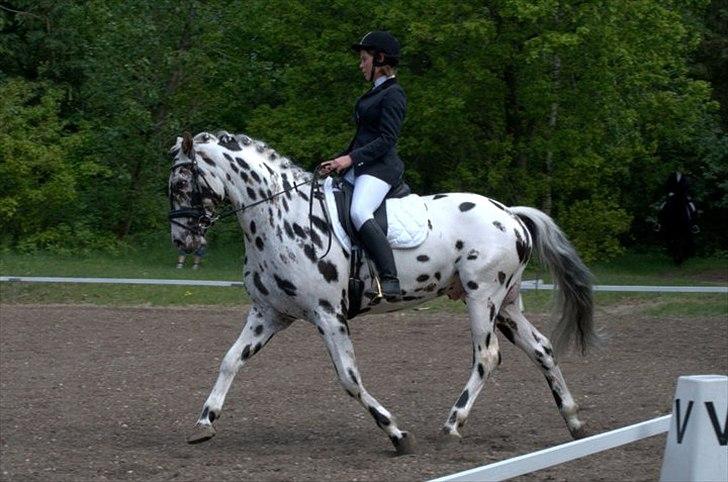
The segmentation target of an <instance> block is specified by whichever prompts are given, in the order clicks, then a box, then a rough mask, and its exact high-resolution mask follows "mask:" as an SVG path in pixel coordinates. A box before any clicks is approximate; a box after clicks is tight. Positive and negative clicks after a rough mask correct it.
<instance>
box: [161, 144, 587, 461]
mask: <svg viewBox="0 0 728 482" xmlns="http://www.w3.org/2000/svg"><path fill="white" fill-rule="evenodd" d="M171 154H172V157H173V159H174V163H173V166H172V170H171V174H170V178H169V193H170V204H171V210H172V212H171V214H170V218H171V223H172V224H171V230H172V240H173V243H174V244H175V245H176V246H177V247H179V248H182V249H185V250H188V251H191V250H195V249H196V248H197V247H198V246H199V245H200V244H204V243H205V238H204V236H205V232H206V229H207V228H208V227H209V225H210V224H211V221H212V220H213V219H214V218H213V216H214V212H215V208H216V206H217V205H219V204H220V203H222V202H223V201H225V200H226V201H227V202H229V203H230V204H231V205H232V206H233V208H234V209H235V211H236V215H237V218H238V221H239V223H240V226H241V228H242V229H243V233H244V238H245V254H246V256H245V268H244V277H245V286H246V288H247V291H248V293H249V295H250V298H251V300H252V304H251V307H250V310H249V312H248V315H247V320H246V321H245V324H244V326H243V329H242V332H241V333H240V336H239V337H238V339H237V340H236V341H235V343H234V344H233V346H232V347H231V348H230V349H229V351H228V352H227V354H226V355H225V358H224V359H223V361H222V363H221V366H220V372H219V375H218V377H217V381H216V382H215V386H214V387H213V389H212V392H211V393H210V395H209V396H208V398H207V400H206V401H205V403H204V406H203V409H202V412H201V414H200V416H199V418H198V419H197V423H196V425H195V429H194V431H193V433H192V434H191V435H190V437H189V439H188V441H189V442H190V443H197V442H202V441H205V440H208V439H210V438H211V437H213V436H214V435H215V429H214V428H213V424H214V422H215V421H216V420H217V419H218V418H220V414H221V413H222V408H223V403H224V401H225V396H226V394H227V392H228V390H229V388H230V385H231V383H232V381H233V378H234V377H235V375H236V373H237V372H238V370H239V369H240V368H241V367H242V366H243V365H245V363H246V362H247V361H248V360H249V359H250V358H251V357H253V356H254V355H255V354H256V353H258V352H259V351H260V350H261V349H262V348H263V347H264V346H265V344H266V343H268V341H269V340H270V339H271V338H272V337H273V335H275V334H276V333H278V332H279V331H281V330H283V329H285V328H287V327H288V326H290V325H291V323H293V322H294V321H296V320H299V319H301V320H305V321H307V322H309V323H311V324H312V325H314V326H316V328H317V330H318V332H319V333H320V334H321V337H322V338H323V340H324V343H325V344H326V348H327V349H328V351H329V354H330V355H331V359H332V361H333V364H334V368H335V370H336V373H337V374H338V378H339V381H340V382H341V384H342V385H343V387H344V389H345V390H346V392H347V393H348V394H349V395H350V396H351V397H352V398H354V399H355V400H357V401H359V403H361V404H362V405H363V407H364V409H365V410H367V411H368V412H369V413H370V414H371V415H372V417H373V418H374V421H375V422H376V424H377V425H378V426H379V428H381V429H382V430H383V431H384V432H385V433H386V434H387V436H388V437H389V439H390V440H391V441H392V443H393V444H394V446H395V448H396V451H397V453H399V454H404V453H410V452H412V451H413V450H414V438H413V436H412V435H410V434H409V433H408V432H406V431H404V430H402V429H401V428H400V426H399V424H398V423H397V422H396V421H395V417H393V415H392V414H391V413H390V412H389V411H388V410H387V409H386V408H384V407H383V406H382V405H381V404H380V403H379V402H378V401H377V400H376V399H375V398H374V397H373V396H372V395H371V394H370V393H369V392H368V391H367V390H366V389H365V387H364V381H363V380H362V376H361V374H360V373H359V370H358V368H357V363H356V358H355V356H354V347H353V346H352V342H351V338H350V336H349V326H348V319H347V308H348V297H347V289H348V281H349V261H350V260H349V257H350V253H349V252H348V251H346V250H345V249H344V248H343V247H342V246H341V244H340V243H338V242H336V241H334V242H333V245H332V246H331V249H330V252H329V253H328V254H327V255H326V257H325V258H323V259H320V258H319V256H321V255H322V254H323V251H325V245H326V243H325V241H324V240H327V239H328V237H329V236H330V235H331V233H330V228H329V225H328V223H327V221H325V220H326V219H327V217H326V214H325V213H324V212H323V211H322V206H321V205H320V203H319V202H318V201H317V202H314V203H313V211H312V215H311V217H310V215H309V208H310V206H309V201H311V200H310V199H309V190H308V185H307V184H306V183H310V182H311V181H312V178H313V175H312V173H310V172H307V171H305V170H303V169H301V168H300V167H297V166H296V165H294V164H293V163H292V162H291V161H290V160H288V159H287V158H285V157H281V156H279V155H278V154H277V153H276V152H274V151H273V150H271V149H269V148H268V147H267V146H266V145H265V144H264V143H262V142H258V141H255V140H253V139H250V138H249V137H247V136H245V135H235V136H232V135H229V134H227V133H224V132H223V133H218V135H212V134H208V133H201V134H198V135H197V136H195V137H194V139H192V138H191V136H189V134H185V136H184V137H182V138H178V140H177V143H176V145H175V146H174V147H173V148H172V150H171ZM302 185H303V186H302ZM423 199H424V202H425V203H426V206H427V210H428V214H429V216H430V220H431V226H430V229H431V231H430V233H429V235H428V236H427V239H426V240H425V242H424V243H422V244H421V245H420V246H418V247H416V248H413V249H395V250H394V256H395V259H396V264H397V267H398V272H399V278H400V282H401V287H402V295H403V296H402V299H401V300H399V301H396V302H391V303H390V302H387V301H382V302H380V303H378V304H376V305H373V306H368V307H363V309H362V310H361V311H363V312H364V311H368V312H370V313H382V312H387V311H395V310H400V309H404V308H409V307H412V306H413V305H416V304H419V303H422V302H425V301H427V300H430V299H433V298H435V297H437V296H441V295H443V294H447V295H448V296H449V297H450V298H453V299H463V300H464V301H465V302H466V304H467V307H468V312H469V315H470V330H471V334H472V344H473V346H472V348H473V364H472V368H471V370H470V376H469V378H468V381H467V383H466V385H465V388H464V389H463V391H462V392H461V393H460V394H459V396H458V397H457V400H456V401H455V404H454V405H453V406H452V408H451V409H450V412H449V414H448V416H447V418H446V419H445V424H444V427H443V429H442V433H443V437H444V440H459V439H460V430H461V428H462V427H463V424H464V423H465V420H466V419H467V417H468V414H469V412H470V410H471V408H472V407H473V404H474V402H475V399H476V397H477V396H478V394H479V393H480V391H481V389H482V388H483V385H484V384H485V381H486V380H487V378H488V376H489V375H490V373H491V372H492V371H493V370H494V369H495V368H496V367H497V366H498V364H499V363H500V350H499V341H498V337H497V336H496V332H495V328H496V327H497V328H498V329H499V330H500V331H501V333H503V334H504V335H505V337H506V338H507V339H508V340H509V341H510V342H512V343H514V344H515V345H516V346H518V347H519V348H520V349H522V350H523V351H524V352H525V353H526V354H527V355H528V356H529V358H531V360H532V361H533V362H534V363H535V364H536V366H537V367H538V368H539V369H540V370H541V371H542V373H543V375H544V376H545V377H546V381H547V382H548V385H549V387H550V389H551V391H552V393H553V396H554V399H555V401H556V405H557V406H558V409H559V411H560V413H561V415H562V416H563V418H564V420H565V422H566V425H567V426H568V428H569V431H570V432H571V434H572V436H573V437H575V438H577V437H581V436H583V435H584V434H585V427H584V423H583V422H582V421H581V420H580V419H579V417H578V413H577V410H578V407H577V404H576V403H575V402H574V399H573V397H572V396H571V393H570V392H569V390H568V388H567V386H566V382H565V381H564V377H563V376H562V374H561V370H560V369H559V367H558V365H557V362H556V358H555V354H556V353H558V352H559V351H560V350H562V349H564V348H567V347H568V346H570V345H572V344H574V345H575V346H576V347H577V348H578V349H579V350H580V351H581V352H583V353H585V352H586V350H587V349H588V348H589V347H591V346H594V345H596V344H598V343H599V336H598V334H597V332H596V330H595V328H594V324H593V320H592V311H593V305H592V293H591V275H590V273H589V271H588V269H587V268H586V267H585V266H584V264H583V263H582V262H581V260H580V259H579V257H578V255H577V253H576V251H575V250H574V248H573V247H572V246H571V244H570V243H569V242H568V241H567V239H566V238H565V237H564V235H563V234H562V233H561V231H560V230H559V228H558V227H557V226H556V224H555V223H554V222H553V221H552V220H551V219H550V218H549V217H548V216H547V215H546V214H544V213H542V212H540V211H538V210H536V209H533V208H528V207H510V208H507V207H505V206H503V205H502V204H500V203H498V202H496V201H494V200H492V199H488V198H486V197H483V196H479V195H477V194H468V193H448V194H438V195H434V196H427V197H424V198H423ZM532 248H533V250H534V251H535V252H536V253H537V255H538V256H539V258H540V260H541V261H542V262H543V263H544V264H545V265H546V266H548V267H549V269H550V270H551V272H552V274H553V277H554V280H555V282H556V284H557V285H558V287H559V291H558V295H557V300H556V302H557V307H558V308H559V310H560V317H559V319H558V320H556V321H555V323H556V324H555V329H554V332H553V334H552V338H553V340H554V344H553V345H552V344H551V342H550V341H549V340H548V339H547V338H546V337H545V336H544V335H542V334H541V333H540V332H539V331H538V330H537V329H536V328H534V326H533V325H532V324H531V323H530V322H529V321H528V320H527V319H526V318H525V316H524V315H523V313H522V311H521V309H520V306H521V303H520V301H521V299H520V298H521V295H520V293H519V288H520V283H521V276H522V274H523V271H524V269H525V267H526V263H527V262H528V260H529V257H530V254H531V250H532ZM364 271H366V270H364ZM362 279H363V280H364V281H365V282H366V283H369V282H371V280H370V279H369V275H368V274H365V275H364V276H363V277H362ZM367 301H368V300H367Z"/></svg>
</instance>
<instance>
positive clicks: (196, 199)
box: [169, 151, 219, 236]
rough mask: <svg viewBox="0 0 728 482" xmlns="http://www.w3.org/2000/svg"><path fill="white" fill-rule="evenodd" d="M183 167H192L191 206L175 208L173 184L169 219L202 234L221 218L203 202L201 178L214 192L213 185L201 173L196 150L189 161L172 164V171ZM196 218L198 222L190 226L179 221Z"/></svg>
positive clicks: (170, 191) (197, 233)
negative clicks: (207, 208)
mask: <svg viewBox="0 0 728 482" xmlns="http://www.w3.org/2000/svg"><path fill="white" fill-rule="evenodd" d="M181 167H190V172H191V174H192V192H191V195H190V200H191V203H190V206H189V207H183V208H179V209H175V208H174V194H173V193H172V190H173V186H170V187H169V221H170V222H171V223H172V224H174V225H176V226H179V227H180V228H183V229H184V230H186V231H190V232H191V233H192V234H195V235H198V236H202V235H204V234H205V231H207V230H208V229H209V228H210V226H212V225H213V223H214V222H215V221H217V219H218V218H219V216H217V217H216V216H213V215H212V214H211V213H210V212H209V211H207V210H206V209H205V207H204V205H203V204H202V192H201V191H200V178H202V181H203V182H204V183H205V185H206V186H207V188H208V189H209V190H210V192H214V191H213V189H212V187H211V186H210V183H208V182H207V179H206V178H205V176H201V175H200V170H199V167H197V159H196V156H195V154H194V151H192V157H191V159H190V160H189V161H183V162H178V163H176V164H175V165H173V166H172V169H171V171H172V172H174V171H176V170H177V169H179V168H181ZM180 218H182V219H190V218H192V219H195V220H196V222H195V223H194V225H193V226H189V225H187V224H184V223H181V222H179V221H178V219H180Z"/></svg>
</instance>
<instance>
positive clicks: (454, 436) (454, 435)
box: [436, 427, 463, 450]
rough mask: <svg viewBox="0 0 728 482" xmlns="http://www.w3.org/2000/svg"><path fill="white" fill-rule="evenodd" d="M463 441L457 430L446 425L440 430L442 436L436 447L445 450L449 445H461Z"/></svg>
mask: <svg viewBox="0 0 728 482" xmlns="http://www.w3.org/2000/svg"><path fill="white" fill-rule="evenodd" d="M462 441H463V438H462V437H461V436H460V434H459V433H458V432H457V431H456V430H453V429H450V428H449V427H444V428H443V429H442V432H440V436H439V437H438V439H437V444H436V448H437V450H443V449H445V448H448V447H454V446H455V445H459V444H461V443H462Z"/></svg>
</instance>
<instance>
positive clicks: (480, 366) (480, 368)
mask: <svg viewBox="0 0 728 482" xmlns="http://www.w3.org/2000/svg"><path fill="white" fill-rule="evenodd" d="M478 375H480V378H483V377H484V376H485V367H484V366H483V364H482V363H478Z"/></svg>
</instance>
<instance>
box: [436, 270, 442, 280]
mask: <svg viewBox="0 0 728 482" xmlns="http://www.w3.org/2000/svg"><path fill="white" fill-rule="evenodd" d="M440 278H442V275H441V274H440V272H439V271H438V272H437V273H435V279H436V280H438V281H440Z"/></svg>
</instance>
